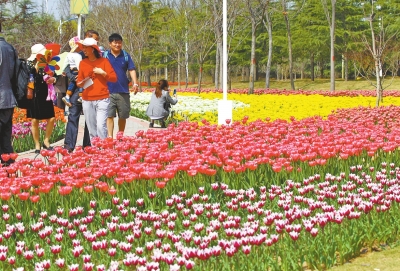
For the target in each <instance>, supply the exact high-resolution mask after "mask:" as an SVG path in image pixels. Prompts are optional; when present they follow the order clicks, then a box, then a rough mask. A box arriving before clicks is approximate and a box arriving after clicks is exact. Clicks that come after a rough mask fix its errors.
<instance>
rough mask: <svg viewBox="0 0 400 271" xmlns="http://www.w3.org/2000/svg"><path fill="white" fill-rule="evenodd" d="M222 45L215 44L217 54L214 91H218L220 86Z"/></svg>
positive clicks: (219, 43)
mask: <svg viewBox="0 0 400 271" xmlns="http://www.w3.org/2000/svg"><path fill="white" fill-rule="evenodd" d="M221 48H222V43H221V42H218V43H217V52H216V54H215V89H219V84H220V76H221V74H220V72H221V64H222V63H221V56H220V55H221V54H222V50H221Z"/></svg>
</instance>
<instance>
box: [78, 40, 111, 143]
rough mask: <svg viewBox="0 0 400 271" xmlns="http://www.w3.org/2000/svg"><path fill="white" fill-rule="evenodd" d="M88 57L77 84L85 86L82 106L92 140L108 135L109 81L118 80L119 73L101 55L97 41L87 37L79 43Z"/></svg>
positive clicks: (82, 66)
mask: <svg viewBox="0 0 400 271" xmlns="http://www.w3.org/2000/svg"><path fill="white" fill-rule="evenodd" d="M78 45H79V48H81V50H82V51H83V52H84V53H85V56H86V58H85V59H83V60H82V61H81V64H80V65H79V72H78V79H77V80H76V82H77V83H76V85H77V86H78V87H82V88H83V92H82V108H83V113H84V114H85V120H86V124H87V126H88V129H89V135H90V141H92V139H93V138H94V137H100V138H101V139H104V138H106V137H107V124H106V122H107V110H108V105H109V104H110V98H109V97H110V93H109V91H108V86H107V82H117V74H116V73H115V71H114V69H113V67H112V66H111V64H110V61H108V59H106V58H103V57H101V55H100V54H101V51H100V48H99V46H97V41H96V40H95V39H93V38H85V39H84V40H83V41H82V42H81V43H78Z"/></svg>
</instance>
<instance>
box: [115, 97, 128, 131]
mask: <svg viewBox="0 0 400 271" xmlns="http://www.w3.org/2000/svg"><path fill="white" fill-rule="evenodd" d="M117 109H118V131H119V132H124V131H125V126H126V120H127V119H128V118H129V117H130V114H131V100H130V94H129V93H121V94H120V95H119V98H118V102H117Z"/></svg>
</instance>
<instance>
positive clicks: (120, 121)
mask: <svg viewBox="0 0 400 271" xmlns="http://www.w3.org/2000/svg"><path fill="white" fill-rule="evenodd" d="M125 126H126V119H121V118H118V131H119V132H124V131H125Z"/></svg>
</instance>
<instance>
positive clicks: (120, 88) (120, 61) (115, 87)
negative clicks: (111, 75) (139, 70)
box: [107, 50, 136, 93]
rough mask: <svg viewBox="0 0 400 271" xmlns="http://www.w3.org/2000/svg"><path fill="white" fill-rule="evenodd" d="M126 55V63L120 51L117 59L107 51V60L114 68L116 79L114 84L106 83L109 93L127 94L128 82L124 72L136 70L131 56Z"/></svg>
mask: <svg viewBox="0 0 400 271" xmlns="http://www.w3.org/2000/svg"><path fill="white" fill-rule="evenodd" d="M126 54H127V56H128V62H126V61H125V55H124V52H123V51H122V50H121V52H120V53H119V55H118V56H117V57H115V56H114V55H113V54H112V53H111V51H110V50H108V55H107V58H108V60H109V61H110V63H111V66H112V67H113V68H114V71H115V73H116V74H117V78H118V80H117V82H115V83H111V82H107V85H108V90H109V91H110V93H129V80H128V76H127V74H126V72H127V71H131V70H136V67H135V63H133V60H132V58H131V56H130V55H129V54H128V53H126Z"/></svg>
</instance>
